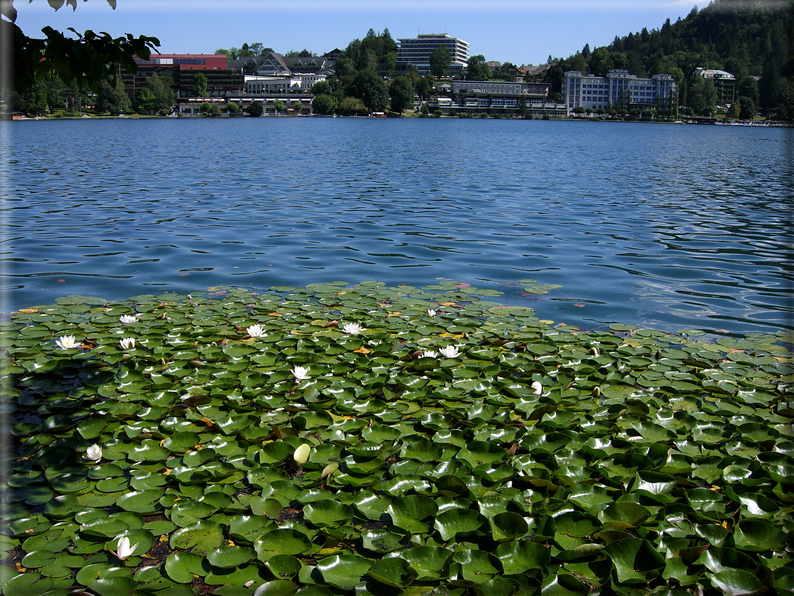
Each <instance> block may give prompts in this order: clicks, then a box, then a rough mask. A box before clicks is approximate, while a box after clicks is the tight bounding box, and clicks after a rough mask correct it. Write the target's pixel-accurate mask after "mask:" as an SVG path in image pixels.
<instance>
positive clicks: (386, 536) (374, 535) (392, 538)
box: [361, 528, 408, 553]
mask: <svg viewBox="0 0 794 596" xmlns="http://www.w3.org/2000/svg"><path fill="white" fill-rule="evenodd" d="M361 541H362V543H363V545H364V548H366V549H368V550H371V551H374V552H380V553H387V552H393V551H396V550H399V549H401V548H405V547H406V546H407V545H408V536H406V535H403V534H397V533H395V532H392V531H390V530H388V529H386V528H383V529H378V530H366V531H365V532H362V534H361Z"/></svg>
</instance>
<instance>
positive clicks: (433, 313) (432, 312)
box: [427, 308, 436, 317]
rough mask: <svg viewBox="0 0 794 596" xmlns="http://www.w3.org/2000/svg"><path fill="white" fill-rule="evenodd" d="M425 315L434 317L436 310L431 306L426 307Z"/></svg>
mask: <svg viewBox="0 0 794 596" xmlns="http://www.w3.org/2000/svg"><path fill="white" fill-rule="evenodd" d="M427 316H428V317H435V316H436V311H434V310H433V309H432V308H430V309H428V311H427Z"/></svg>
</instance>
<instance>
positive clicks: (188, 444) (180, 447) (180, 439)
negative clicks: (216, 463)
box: [163, 432, 200, 453]
mask: <svg viewBox="0 0 794 596" xmlns="http://www.w3.org/2000/svg"><path fill="white" fill-rule="evenodd" d="M195 445H196V435H194V434H193V433H188V432H176V433H174V434H173V435H171V436H170V437H167V438H166V439H165V440H164V441H163V447H164V448H166V449H168V450H169V451H171V452H172V453H185V452H186V451H188V450H190V449H192V448H193V447H194V446H195ZM199 453H200V452H199Z"/></svg>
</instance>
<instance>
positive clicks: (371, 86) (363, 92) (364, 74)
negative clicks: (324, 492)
mask: <svg viewBox="0 0 794 596" xmlns="http://www.w3.org/2000/svg"><path fill="white" fill-rule="evenodd" d="M352 87H353V91H354V93H353V95H354V97H357V98H358V99H360V100H361V101H362V102H364V105H365V106H367V108H368V109H369V110H371V111H373V112H382V111H383V110H385V109H386V106H387V105H388V103H389V90H388V89H387V88H386V83H384V82H383V79H382V78H380V77H379V76H378V75H377V73H375V72H374V71H372V70H364V71H361V72H359V73H358V74H357V75H356V78H355V80H354V81H353V86H352Z"/></svg>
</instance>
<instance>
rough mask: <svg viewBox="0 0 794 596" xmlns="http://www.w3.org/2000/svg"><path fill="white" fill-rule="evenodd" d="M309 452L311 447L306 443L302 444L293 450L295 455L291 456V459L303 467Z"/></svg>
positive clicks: (307, 459)
mask: <svg viewBox="0 0 794 596" xmlns="http://www.w3.org/2000/svg"><path fill="white" fill-rule="evenodd" d="M310 451H311V447H310V446H309V445H307V444H306V443H304V444H303V445H301V446H299V447H298V448H297V449H296V450H295V453H293V454H292V459H294V460H295V461H296V462H298V463H299V464H300V465H303V464H305V463H306V462H307V461H309V452H310Z"/></svg>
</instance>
